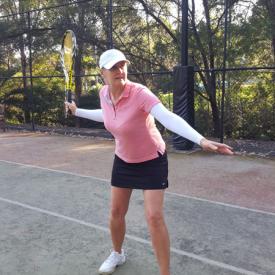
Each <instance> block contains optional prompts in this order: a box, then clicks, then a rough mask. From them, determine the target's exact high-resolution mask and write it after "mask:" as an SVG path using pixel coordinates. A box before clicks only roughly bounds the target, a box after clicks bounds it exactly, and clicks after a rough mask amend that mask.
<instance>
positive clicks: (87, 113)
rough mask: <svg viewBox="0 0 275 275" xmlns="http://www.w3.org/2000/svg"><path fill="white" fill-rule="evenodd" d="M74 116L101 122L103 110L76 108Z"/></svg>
mask: <svg viewBox="0 0 275 275" xmlns="http://www.w3.org/2000/svg"><path fill="white" fill-rule="evenodd" d="M75 116H78V117H83V118H87V119H90V120H94V121H97V122H103V111H102V109H96V110H86V109H79V108H77V109H76V111H75Z"/></svg>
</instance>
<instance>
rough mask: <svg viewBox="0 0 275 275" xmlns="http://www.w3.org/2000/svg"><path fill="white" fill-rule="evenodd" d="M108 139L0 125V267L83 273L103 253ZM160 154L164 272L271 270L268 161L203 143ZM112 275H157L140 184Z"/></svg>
mask: <svg viewBox="0 0 275 275" xmlns="http://www.w3.org/2000/svg"><path fill="white" fill-rule="evenodd" d="M113 151H114V143H113V141H111V140H100V139H91V138H73V137H65V136H57V135H46V134H38V133H16V132H7V133H3V134H0V209H1V212H0V224H1V226H0V275H21V274H22V275H23V274H24V275H25V274H28V275H29V274H39V275H40V274H45V275H46V274H47V275H63V274H64V275H65V274H66V275H78V274H79V275H86V274H91V275H95V274H97V269H98V267H99V265H100V264H101V262H102V261H103V260H104V259H105V257H106V256H107V255H108V254H109V251H110V248H111V242H110V238H109V233H108V232H109V231H108V208H109V188H110V187H109V178H110V173H111V165H112V159H113ZM168 157H169V167H170V169H169V171H170V172H169V173H170V176H169V185H170V186H169V189H168V190H167V192H166V197H165V213H166V221H167V225H168V229H169V233H170V238H171V274H172V275H233V274H247V275H250V274H251V275H254V274H275V260H274V259H275V180H274V178H275V161H272V160H267V159H259V158H246V157H244V156H238V155H237V156H221V155H215V154H208V153H205V152H195V153H192V154H188V153H173V152H168ZM127 225H128V227H127V236H126V240H125V249H126V252H127V255H128V260H127V262H126V264H125V265H123V266H121V267H119V268H118V269H117V271H116V272H115V273H114V274H116V275H158V268H157V264H156V260H155V257H154V254H153V250H152V247H151V244H150V237H149V234H148V230H147V226H146V223H145V219H144V210H143V196H142V192H141V191H135V192H134V193H133V196H132V199H131V203H130V209H129V212H128V215H127Z"/></svg>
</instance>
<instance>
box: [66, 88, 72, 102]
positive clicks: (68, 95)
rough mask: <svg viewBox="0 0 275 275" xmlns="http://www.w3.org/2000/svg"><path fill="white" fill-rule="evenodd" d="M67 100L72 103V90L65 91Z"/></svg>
mask: <svg viewBox="0 0 275 275" xmlns="http://www.w3.org/2000/svg"><path fill="white" fill-rule="evenodd" d="M67 101H68V102H70V103H72V92H71V91H67Z"/></svg>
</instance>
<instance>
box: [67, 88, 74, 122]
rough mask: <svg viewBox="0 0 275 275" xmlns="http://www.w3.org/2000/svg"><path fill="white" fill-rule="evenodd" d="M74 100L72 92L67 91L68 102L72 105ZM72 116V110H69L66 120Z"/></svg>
mask: <svg viewBox="0 0 275 275" xmlns="http://www.w3.org/2000/svg"><path fill="white" fill-rule="evenodd" d="M72 100H73V98H72V92H71V91H70V90H68V91H66V101H67V102H69V103H72ZM71 114H72V112H71V110H67V111H66V112H65V118H67V117H68V115H71Z"/></svg>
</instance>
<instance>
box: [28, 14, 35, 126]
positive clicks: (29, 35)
mask: <svg viewBox="0 0 275 275" xmlns="http://www.w3.org/2000/svg"><path fill="white" fill-rule="evenodd" d="M28 42H29V43H28V46H29V69H30V84H31V86H30V104H29V106H30V109H31V122H32V130H33V131H34V130H35V127H34V120H33V81H32V34H31V15H30V12H29V11H28Z"/></svg>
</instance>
